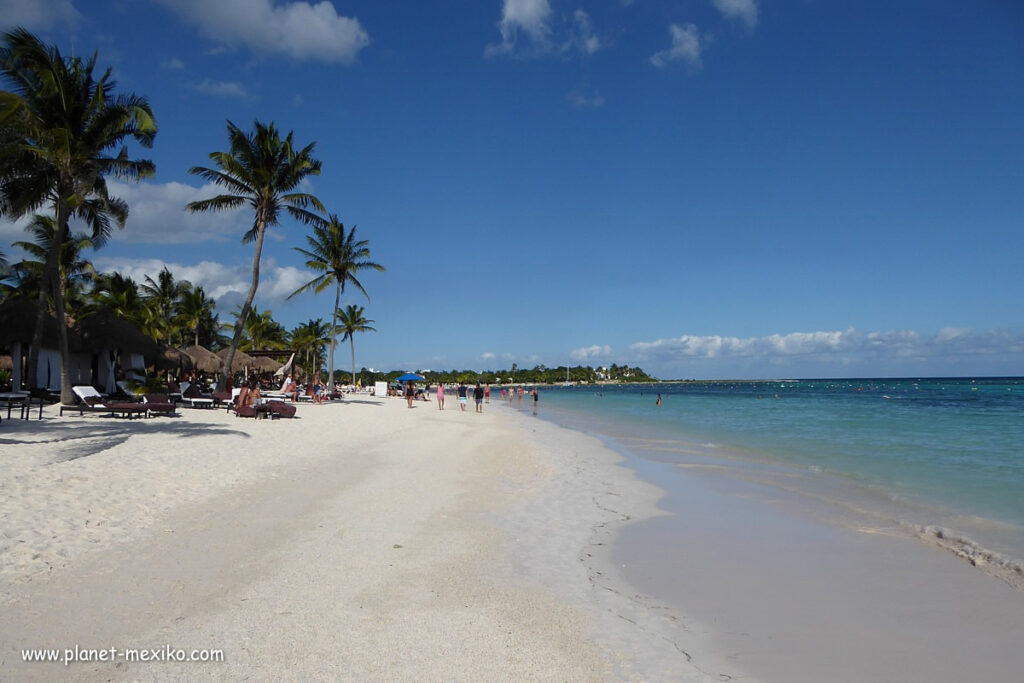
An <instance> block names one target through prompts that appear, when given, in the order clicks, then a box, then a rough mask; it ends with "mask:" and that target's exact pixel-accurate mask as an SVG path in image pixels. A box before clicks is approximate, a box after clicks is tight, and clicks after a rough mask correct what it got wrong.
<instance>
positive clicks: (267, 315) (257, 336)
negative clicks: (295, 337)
mask: <svg viewBox="0 0 1024 683" xmlns="http://www.w3.org/2000/svg"><path fill="white" fill-rule="evenodd" d="M245 332H246V337H247V338H248V344H247V345H246V348H245V350H246V351H252V350H256V349H283V348H284V347H285V344H286V343H287V337H288V333H287V332H286V331H285V329H284V327H283V326H282V325H281V323H279V322H277V321H276V320H274V314H273V312H272V311H263V312H262V313H260V312H258V311H257V310H256V309H255V308H254V309H252V310H251V311H249V319H248V320H247V321H246V323H245Z"/></svg>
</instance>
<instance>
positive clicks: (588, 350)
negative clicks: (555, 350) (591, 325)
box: [569, 344, 612, 362]
mask: <svg viewBox="0 0 1024 683" xmlns="http://www.w3.org/2000/svg"><path fill="white" fill-rule="evenodd" d="M610 355H612V347H610V346H608V345H607V344H605V345H604V346H602V345H600V344H594V345H593V346H584V347H583V348H582V349H574V350H573V351H571V352H569V356H570V357H571V358H572V359H573V360H575V361H580V362H582V361H588V360H594V359H597V358H607V357H608V356H610Z"/></svg>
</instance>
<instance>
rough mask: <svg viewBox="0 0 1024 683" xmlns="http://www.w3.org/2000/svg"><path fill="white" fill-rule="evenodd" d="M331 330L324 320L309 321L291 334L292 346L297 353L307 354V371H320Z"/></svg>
mask: <svg viewBox="0 0 1024 683" xmlns="http://www.w3.org/2000/svg"><path fill="white" fill-rule="evenodd" d="M330 332H331V330H330V328H329V327H327V324H326V323H324V320H323V318H317V319H316V320H309V321H307V322H306V323H304V324H302V325H299V326H298V327H296V328H295V329H294V330H292V333H291V342H292V346H294V347H295V350H296V351H304V352H305V354H304V355H305V359H306V360H305V362H306V369H308V370H310V371H314V370H318V369H319V368H320V364H321V362H322V361H323V347H324V346H325V345H326V344H327V341H328V339H329V338H330V337H329V335H330Z"/></svg>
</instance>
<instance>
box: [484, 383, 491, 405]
mask: <svg viewBox="0 0 1024 683" xmlns="http://www.w3.org/2000/svg"><path fill="white" fill-rule="evenodd" d="M484 401H485V402H486V403H487V404H488V405H490V403H491V385H490V384H485V385H484Z"/></svg>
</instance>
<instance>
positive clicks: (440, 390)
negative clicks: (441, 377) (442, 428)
mask: <svg viewBox="0 0 1024 683" xmlns="http://www.w3.org/2000/svg"><path fill="white" fill-rule="evenodd" d="M437 409H438V410H444V385H443V384H441V383H440V382H438V383H437Z"/></svg>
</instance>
